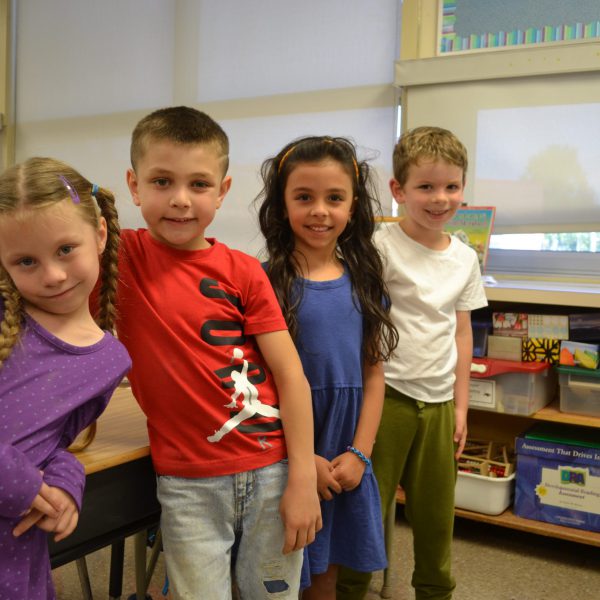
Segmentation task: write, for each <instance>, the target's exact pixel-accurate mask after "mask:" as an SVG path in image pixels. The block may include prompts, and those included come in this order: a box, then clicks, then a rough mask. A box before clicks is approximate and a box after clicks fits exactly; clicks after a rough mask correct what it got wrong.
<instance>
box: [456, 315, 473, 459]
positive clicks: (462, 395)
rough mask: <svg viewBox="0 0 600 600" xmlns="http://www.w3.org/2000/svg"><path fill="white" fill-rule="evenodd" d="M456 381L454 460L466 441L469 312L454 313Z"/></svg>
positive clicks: (470, 341) (470, 337) (470, 355)
mask: <svg viewBox="0 0 600 600" xmlns="http://www.w3.org/2000/svg"><path fill="white" fill-rule="evenodd" d="M455 339H456V350H457V360H456V371H455V375H456V381H455V382H454V401H455V404H456V429H455V431H454V441H455V442H456V443H457V444H458V448H457V450H456V458H457V459H458V457H459V456H460V455H461V454H462V451H463V449H464V447H465V441H466V439H467V411H468V409H469V379H470V377H471V360H472V358H473V331H472V329H471V313H470V311H463V310H458V311H456V338H455Z"/></svg>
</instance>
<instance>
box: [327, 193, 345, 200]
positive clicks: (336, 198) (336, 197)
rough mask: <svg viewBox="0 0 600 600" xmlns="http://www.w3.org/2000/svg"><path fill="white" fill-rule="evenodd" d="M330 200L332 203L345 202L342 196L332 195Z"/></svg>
mask: <svg viewBox="0 0 600 600" xmlns="http://www.w3.org/2000/svg"><path fill="white" fill-rule="evenodd" d="M329 199H330V200H331V201H332V202H343V201H344V197H343V196H342V195H341V194H331V195H330V196H329Z"/></svg>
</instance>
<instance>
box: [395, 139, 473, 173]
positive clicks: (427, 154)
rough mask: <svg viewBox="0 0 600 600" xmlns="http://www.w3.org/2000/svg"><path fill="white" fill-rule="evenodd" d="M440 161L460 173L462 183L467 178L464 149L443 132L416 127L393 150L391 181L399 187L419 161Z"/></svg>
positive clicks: (465, 150) (465, 152) (457, 141)
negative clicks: (460, 171)
mask: <svg viewBox="0 0 600 600" xmlns="http://www.w3.org/2000/svg"><path fill="white" fill-rule="evenodd" d="M428 159H429V160H443V161H445V162H447V163H449V164H451V165H455V166H457V167H460V168H461V169H462V170H463V183H464V181H465V178H466V176H467V167H468V164H469V162H468V158H467V149H466V148H465V147H464V145H463V144H462V142H461V141H460V140H459V139H458V138H457V137H456V136H455V135H454V134H453V133H452V132H451V131H448V130H447V129H442V128H441V127H416V128H415V129H410V130H409V131H406V132H404V133H403V134H402V135H401V136H400V139H399V140H398V143H397V144H396V146H395V147H394V157H393V161H394V178H395V179H396V181H397V182H398V183H399V184H400V185H404V184H405V183H406V180H407V179H408V168H409V167H410V166H411V165H416V164H418V163H419V161H421V160H428Z"/></svg>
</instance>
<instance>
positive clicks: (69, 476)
mask: <svg viewBox="0 0 600 600" xmlns="http://www.w3.org/2000/svg"><path fill="white" fill-rule="evenodd" d="M115 387H116V385H115ZM113 391H114V389H113V388H111V389H110V390H109V391H108V392H106V393H105V394H104V395H102V396H99V397H97V398H93V399H92V400H89V401H88V402H86V403H85V404H83V405H82V406H80V407H79V408H78V409H77V410H75V411H73V412H72V413H71V414H70V415H69V418H68V420H67V423H66V425H65V429H64V431H63V435H62V437H61V440H60V443H59V445H58V447H57V448H56V449H55V450H54V452H52V453H51V454H50V456H49V457H48V460H47V461H46V462H45V463H44V467H43V471H44V482H45V483H46V484H48V485H49V486H52V487H59V488H61V489H63V490H65V492H68V493H69V494H70V495H71V496H72V497H73V500H75V503H76V504H77V507H78V509H79V510H81V499H82V496H83V490H84V487H85V471H84V468H83V465H82V464H81V463H80V462H79V461H78V460H77V459H76V458H75V456H73V455H72V454H71V453H70V452H69V451H68V450H67V448H68V447H69V446H70V445H71V444H72V443H73V441H74V440H75V438H76V437H77V435H78V434H79V433H80V432H81V431H83V430H84V429H85V428H86V427H87V426H88V425H90V424H91V423H93V422H94V421H95V420H96V419H97V418H98V417H99V416H100V415H101V414H102V413H103V411H104V409H105V408H106V405H107V404H108V401H109V400H110V397H111V396H112V394H113Z"/></svg>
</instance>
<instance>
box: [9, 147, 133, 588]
mask: <svg viewBox="0 0 600 600" xmlns="http://www.w3.org/2000/svg"><path fill="white" fill-rule="evenodd" d="M118 240H119V227H118V221H117V213H116V210H115V207H114V198H113V196H112V194H111V193H110V192H108V191H107V190H104V189H101V188H98V187H97V186H95V185H92V184H91V183H90V182H89V181H87V180H86V179H84V178H83V177H82V176H81V175H80V174H79V173H77V172H76V171H75V170H74V169H72V168H71V167H69V166H67V165H65V164H63V163H61V162H58V161H56V160H53V159H48V158H32V159H30V160H28V161H27V162H25V163H22V164H20V165H16V166H14V167H11V168H10V169H8V170H7V171H5V172H4V173H3V174H2V175H1V176H0V599H1V600H5V599H6V600H8V599H11V600H14V599H15V598H19V600H49V599H53V598H55V593H54V588H53V585H52V579H51V573H50V561H49V557H48V543H47V536H48V533H47V532H52V533H53V534H54V539H55V540H57V541H58V540H61V539H63V538H65V537H66V536H68V535H69V534H70V533H72V532H73V530H74V529H75V527H76V525H77V520H78V515H79V511H80V509H81V498H82V494H83V487H84V483H85V473H84V470H83V467H82V465H81V464H80V463H79V462H78V461H77V459H76V458H75V457H74V456H73V455H72V454H70V453H69V452H68V450H67V448H68V446H69V445H70V444H71V443H72V442H73V440H74V439H75V437H76V436H77V434H78V433H79V432H80V431H82V430H83V429H85V428H86V427H87V426H88V425H90V424H91V423H93V422H94V421H95V420H96V419H97V418H98V416H99V415H100V414H101V413H102V411H103V410H104V408H105V407H106V404H107V403H108V400H109V399H110V396H111V395H112V393H113V391H114V389H115V387H116V386H117V385H118V384H119V382H120V381H121V379H122V378H123V376H124V375H125V374H126V372H127V371H128V370H129V367H130V361H129V357H128V355H127V352H126V351H125V349H124V347H123V346H122V345H121V344H120V343H119V342H118V341H117V340H116V339H115V338H114V337H113V336H112V335H111V334H110V333H108V332H107V331H106V330H110V329H112V326H113V319H114V308H113V297H114V292H115V286H116V275H117V272H116V259H117V250H118ZM100 271H101V272H102V282H101V285H100V301H99V304H100V310H99V314H98V317H97V320H95V319H94V318H93V317H92V315H91V313H90V308H89V296H90V293H91V292H92V290H93V289H94V287H95V284H96V281H97V279H98V275H99V272H100Z"/></svg>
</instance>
